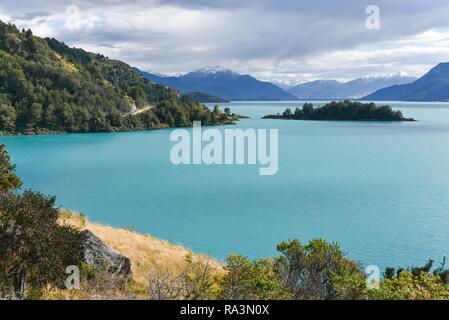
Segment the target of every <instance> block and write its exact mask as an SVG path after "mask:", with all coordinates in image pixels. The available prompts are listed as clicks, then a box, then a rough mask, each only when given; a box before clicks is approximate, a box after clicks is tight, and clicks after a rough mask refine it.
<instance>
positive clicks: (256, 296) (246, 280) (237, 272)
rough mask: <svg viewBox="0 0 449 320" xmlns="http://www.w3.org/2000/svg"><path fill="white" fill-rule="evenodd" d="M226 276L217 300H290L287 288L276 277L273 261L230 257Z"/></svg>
mask: <svg viewBox="0 0 449 320" xmlns="http://www.w3.org/2000/svg"><path fill="white" fill-rule="evenodd" d="M225 269H226V270H227V273H226V275H225V276H224V277H223V279H222V281H221V286H220V293H219V298H220V299H224V300H276V299H281V300H285V299H290V298H291V296H290V294H289V292H288V290H287V288H286V287H285V286H284V285H283V283H282V282H281V281H280V280H279V278H278V277H277V276H276V273H275V270H274V261H273V260H271V259H260V260H256V261H250V260H249V259H248V258H247V257H243V256H236V255H231V256H229V257H228V259H227V263H226V267H225Z"/></svg>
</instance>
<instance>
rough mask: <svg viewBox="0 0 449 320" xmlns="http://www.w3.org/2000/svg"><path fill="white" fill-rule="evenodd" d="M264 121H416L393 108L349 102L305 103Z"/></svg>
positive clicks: (272, 115) (266, 117) (269, 116)
mask: <svg viewBox="0 0 449 320" xmlns="http://www.w3.org/2000/svg"><path fill="white" fill-rule="evenodd" d="M263 119H285V120H321V121H415V120H414V119H412V118H405V117H404V116H403V114H402V112H401V111H395V110H393V109H392V108H391V106H388V105H385V106H376V104H374V103H361V102H353V101H349V100H345V101H339V102H336V101H332V102H330V103H327V104H326V105H324V106H322V107H315V106H314V105H313V104H311V103H305V104H304V106H303V107H302V109H300V108H296V109H295V111H292V110H291V109H286V110H285V111H284V112H283V113H282V114H280V113H278V114H271V115H267V116H265V117H263Z"/></svg>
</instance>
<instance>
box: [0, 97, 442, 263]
mask: <svg viewBox="0 0 449 320" xmlns="http://www.w3.org/2000/svg"><path fill="white" fill-rule="evenodd" d="M318 104H320V103H318ZM389 104H391V105H393V106H394V108H395V109H400V110H402V111H403V113H404V115H405V116H407V117H414V118H415V119H417V120H418V122H402V123H397V122H395V123H392V122H388V123H387V122H384V123H382V122H319V121H283V120H261V119H258V118H259V117H261V116H263V115H266V114H268V113H277V112H283V111H284V109H285V108H286V107H290V108H295V107H296V106H301V105H302V103H301V102H297V101H295V102H234V103H227V104H222V106H223V107H224V106H230V107H231V110H232V111H233V112H235V113H239V114H243V115H247V116H251V117H253V118H252V119H245V120H242V121H240V122H239V123H238V124H237V126H238V127H241V128H243V129H244V128H255V129H258V128H272V129H278V130H279V170H278V173H277V174H276V175H274V176H260V175H259V171H258V168H259V166H258V165H245V166H238V165H234V166H206V165H201V166H194V165H190V166H174V165H172V163H171V162H170V149H171V147H172V146H173V143H171V142H170V141H169V136H170V132H171V129H167V130H158V131H150V132H135V133H106V134H67V135H45V136H18V137H0V143H5V144H6V145H7V148H8V151H9V152H10V154H11V157H12V160H13V162H15V163H16V164H17V172H18V174H19V175H20V176H21V177H22V179H23V180H24V182H25V185H26V187H30V188H33V189H35V190H39V191H42V192H44V193H47V194H53V195H56V196H57V201H58V205H60V206H63V207H66V208H70V209H73V210H76V211H79V212H83V213H84V214H86V215H87V216H88V217H89V219H91V220H92V221H95V222H101V223H106V224H110V225H113V226H117V227H126V226H130V225H135V226H136V230H138V231H144V232H147V233H150V234H151V235H154V236H156V237H159V238H161V239H166V240H169V241H170V242H172V243H176V244H182V245H185V246H187V247H189V248H191V249H192V250H194V251H195V252H203V253H207V254H210V255H211V256H213V257H216V258H218V259H224V258H225V257H226V256H227V255H228V254H230V253H238V254H243V255H248V256H250V257H251V258H256V257H261V256H268V255H273V254H275V253H276V250H275V248H276V244H277V243H278V242H280V241H283V240H288V239H292V238H298V239H300V240H302V241H304V242H305V241H308V240H310V239H312V238H324V239H326V240H328V241H337V242H339V243H340V245H341V247H342V248H343V250H344V251H346V252H347V253H348V255H349V256H350V257H352V258H354V259H356V260H359V261H361V262H362V263H363V264H364V265H378V266H380V267H381V268H384V267H385V266H387V265H391V266H411V265H418V264H423V263H425V262H426V260H427V259H428V258H432V259H435V260H436V261H437V262H439V261H440V260H441V259H442V258H443V256H449V103H405V102H392V103H389ZM225 128H229V127H220V128H219V130H224V129H225ZM231 128H232V127H231Z"/></svg>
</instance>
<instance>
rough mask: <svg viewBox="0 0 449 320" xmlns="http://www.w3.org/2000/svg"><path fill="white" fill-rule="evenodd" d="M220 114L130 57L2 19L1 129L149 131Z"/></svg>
mask: <svg viewBox="0 0 449 320" xmlns="http://www.w3.org/2000/svg"><path fill="white" fill-rule="evenodd" d="M139 110H141V111H142V110H145V112H138V111H139ZM223 118H224V117H216V116H214V115H213V114H212V112H210V110H209V109H208V108H206V107H205V106H204V105H203V104H201V103H198V102H195V101H193V100H192V99H190V98H189V97H182V96H180V95H179V94H178V92H177V91H175V90H173V89H170V88H167V87H165V86H163V85H157V84H155V83H153V82H151V81H149V80H147V79H145V78H144V77H143V76H141V75H140V74H138V73H136V72H135V71H134V70H133V69H132V68H131V67H130V66H129V65H127V64H126V63H123V62H121V61H117V60H111V59H109V58H107V57H105V56H103V55H101V54H93V53H89V52H86V51H84V50H82V49H77V48H70V47H68V46H67V45H65V44H64V43H62V42H59V41H57V40H55V39H48V38H46V39H43V38H39V37H36V36H34V35H33V33H32V31H31V30H22V31H19V30H18V29H17V28H16V27H15V26H14V25H11V24H5V23H3V22H1V21H0V132H3V133H41V132H49V131H56V132H110V131H129V130H147V129H158V128H163V127H174V126H177V127H178V126H188V125H190V124H191V123H192V121H193V120H200V121H202V122H203V125H208V124H218V123H221V122H223V120H224V119H223Z"/></svg>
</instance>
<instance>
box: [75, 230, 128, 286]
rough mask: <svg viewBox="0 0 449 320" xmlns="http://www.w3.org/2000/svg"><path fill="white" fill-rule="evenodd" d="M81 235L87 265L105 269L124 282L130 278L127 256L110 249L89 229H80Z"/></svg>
mask: <svg viewBox="0 0 449 320" xmlns="http://www.w3.org/2000/svg"><path fill="white" fill-rule="evenodd" d="M81 235H82V236H83V238H84V239H85V245H84V247H85V249H84V259H85V262H86V263H87V264H88V265H90V266H93V267H95V268H99V269H105V270H106V271H107V273H109V274H110V276H112V277H114V278H116V280H120V281H123V282H126V281H129V280H131V279H132V271H131V261H130V260H129V258H127V257H125V256H122V255H121V254H118V253H117V252H115V251H114V250H112V249H111V248H110V247H108V246H107V245H105V244H104V243H103V242H102V241H101V240H100V238H98V237H97V236H96V235H95V234H93V233H92V232H91V231H89V230H84V231H82V232H81Z"/></svg>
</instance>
